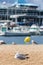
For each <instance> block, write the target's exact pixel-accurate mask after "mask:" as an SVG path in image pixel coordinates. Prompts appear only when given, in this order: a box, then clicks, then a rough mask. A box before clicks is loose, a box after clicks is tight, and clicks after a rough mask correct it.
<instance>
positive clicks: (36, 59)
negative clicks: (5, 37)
mask: <svg viewBox="0 0 43 65" xmlns="http://www.w3.org/2000/svg"><path fill="white" fill-rule="evenodd" d="M16 52H19V53H23V54H26V55H27V58H26V59H24V60H20V59H15V58H14V56H15V54H16ZM0 65H43V45H0Z"/></svg>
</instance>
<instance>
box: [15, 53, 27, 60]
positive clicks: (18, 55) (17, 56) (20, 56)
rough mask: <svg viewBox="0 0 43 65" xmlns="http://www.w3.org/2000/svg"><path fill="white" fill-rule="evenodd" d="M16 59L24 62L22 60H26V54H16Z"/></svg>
mask: <svg viewBox="0 0 43 65" xmlns="http://www.w3.org/2000/svg"><path fill="white" fill-rule="evenodd" d="M14 58H16V59H21V60H22V59H25V58H26V57H25V55H24V54H20V53H16V54H15V56H14Z"/></svg>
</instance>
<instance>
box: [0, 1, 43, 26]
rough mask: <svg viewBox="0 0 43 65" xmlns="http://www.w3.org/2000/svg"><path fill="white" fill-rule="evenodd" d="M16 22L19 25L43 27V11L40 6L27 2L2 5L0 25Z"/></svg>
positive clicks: (0, 8)
mask: <svg viewBox="0 0 43 65" xmlns="http://www.w3.org/2000/svg"><path fill="white" fill-rule="evenodd" d="M3 22H15V23H16V24H18V25H26V26H31V25H32V24H36V25H39V26H41V25H42V23H43V10H40V9H39V5H37V4H33V3H27V2H25V0H23V1H22V2H21V0H18V1H17V2H15V3H13V4H10V3H6V2H2V3H0V23H3Z"/></svg>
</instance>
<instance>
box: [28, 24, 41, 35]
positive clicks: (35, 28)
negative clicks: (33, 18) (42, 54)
mask: <svg viewBox="0 0 43 65" xmlns="http://www.w3.org/2000/svg"><path fill="white" fill-rule="evenodd" d="M29 34H30V35H39V34H40V32H39V27H38V26H37V25H35V24H33V25H32V26H31V27H30V30H29Z"/></svg>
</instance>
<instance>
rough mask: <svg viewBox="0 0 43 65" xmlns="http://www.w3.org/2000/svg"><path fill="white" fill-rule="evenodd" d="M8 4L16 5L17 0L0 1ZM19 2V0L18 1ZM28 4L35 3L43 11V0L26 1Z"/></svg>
mask: <svg viewBox="0 0 43 65" xmlns="http://www.w3.org/2000/svg"><path fill="white" fill-rule="evenodd" d="M4 1H5V2H8V3H14V2H15V0H0V2H4ZM16 1H17V0H16ZM19 1H24V0H19ZM25 1H26V2H27V3H34V4H37V5H39V8H40V9H43V0H25Z"/></svg>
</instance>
